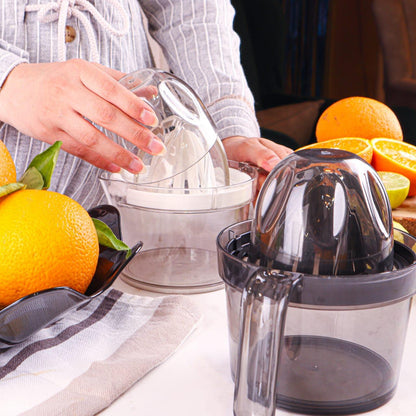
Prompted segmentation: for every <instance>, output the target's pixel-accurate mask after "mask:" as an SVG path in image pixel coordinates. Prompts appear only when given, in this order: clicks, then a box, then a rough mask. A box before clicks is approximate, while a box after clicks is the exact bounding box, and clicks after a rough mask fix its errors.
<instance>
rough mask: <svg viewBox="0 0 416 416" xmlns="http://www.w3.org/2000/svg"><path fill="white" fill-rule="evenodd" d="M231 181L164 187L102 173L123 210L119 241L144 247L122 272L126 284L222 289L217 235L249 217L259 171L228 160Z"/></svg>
mask: <svg viewBox="0 0 416 416" xmlns="http://www.w3.org/2000/svg"><path fill="white" fill-rule="evenodd" d="M229 168H230V169H229V172H230V184H229V185H225V184H220V183H217V186H215V187H212V188H186V189H184V188H169V187H167V188H165V187H160V186H152V185H145V184H137V183H131V182H126V181H125V180H123V179H122V178H121V177H120V175H117V174H110V173H108V172H106V173H103V175H102V176H101V178H100V180H101V183H102V186H103V188H104V190H105V193H106V195H107V198H108V200H109V202H110V203H111V204H113V205H114V206H116V207H117V208H118V210H119V211H120V214H121V232H122V236H123V240H124V241H125V242H126V243H127V244H130V242H131V241H132V242H133V241H137V239H138V238H139V239H140V240H141V241H143V249H142V251H141V253H140V254H139V255H137V256H136V258H135V259H134V260H133V261H132V262H131V263H130V264H129V265H128V266H127V267H126V269H125V270H124V273H123V275H122V279H124V280H125V281H126V282H127V283H129V284H131V285H133V286H136V287H139V288H143V289H147V290H151V291H156V292H164V293H194V292H205V291H211V290H216V289H219V288H221V287H223V282H222V280H221V278H220V277H219V275H218V266H217V254H216V247H215V240H216V237H217V235H218V233H219V231H220V230H221V229H223V228H224V227H225V226H226V225H228V224H232V223H235V222H239V221H242V220H245V219H248V218H250V214H251V209H252V201H253V198H254V195H255V191H256V179H257V170H256V169H255V168H253V167H252V166H249V165H247V164H245V163H237V162H233V161H230V162H229Z"/></svg>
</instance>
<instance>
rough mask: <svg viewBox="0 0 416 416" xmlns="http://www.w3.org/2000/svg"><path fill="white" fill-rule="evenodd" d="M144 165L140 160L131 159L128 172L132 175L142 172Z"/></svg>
mask: <svg viewBox="0 0 416 416" xmlns="http://www.w3.org/2000/svg"><path fill="white" fill-rule="evenodd" d="M143 168H144V165H143V162H142V161H141V160H140V159H132V160H131V161H130V163H129V170H130V172H133V173H139V172H141V171H142V170H143Z"/></svg>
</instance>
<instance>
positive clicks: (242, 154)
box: [223, 136, 293, 172]
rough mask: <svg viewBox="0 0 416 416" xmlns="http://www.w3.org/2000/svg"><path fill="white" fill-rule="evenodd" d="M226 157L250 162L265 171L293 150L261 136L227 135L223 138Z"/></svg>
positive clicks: (268, 170)
mask: <svg viewBox="0 0 416 416" xmlns="http://www.w3.org/2000/svg"><path fill="white" fill-rule="evenodd" d="M223 144H224V148H225V150H226V153H227V157H228V158H229V159H232V160H237V161H240V162H248V163H252V164H254V165H256V166H258V167H260V168H263V169H264V170H266V171H267V172H270V171H271V170H272V169H273V168H274V166H275V165H276V164H277V163H279V162H280V161H281V160H282V159H283V158H285V157H286V156H287V155H289V154H290V153H292V152H293V151H292V150H291V149H289V148H287V147H285V146H282V145H279V144H277V143H274V142H272V141H270V140H267V139H263V138H247V137H241V136H234V137H229V138H226V139H224V140H223Z"/></svg>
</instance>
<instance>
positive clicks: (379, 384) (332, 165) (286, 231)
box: [217, 149, 416, 416]
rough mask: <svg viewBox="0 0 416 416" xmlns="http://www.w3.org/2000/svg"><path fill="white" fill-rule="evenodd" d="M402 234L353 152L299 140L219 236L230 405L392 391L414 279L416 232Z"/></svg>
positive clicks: (374, 401)
mask: <svg viewBox="0 0 416 416" xmlns="http://www.w3.org/2000/svg"><path fill="white" fill-rule="evenodd" d="M398 235H399V240H400V241H398V240H397V239H396V240H394V238H393V226H392V217H391V209H390V205H389V202H388V198H387V194H386V191H385V189H384V187H383V185H382V182H381V180H380V178H379V177H378V175H377V173H376V172H375V171H374V169H373V168H372V167H371V166H370V165H368V164H367V163H366V162H364V161H363V160H362V159H360V158H359V157H358V156H356V155H353V154H352V153H349V152H344V151H339V150H329V149H325V150H324V149H311V150H303V151H298V152H295V153H294V154H292V155H290V156H288V157H287V158H285V159H284V160H283V161H282V162H280V163H279V164H278V165H277V166H276V167H275V168H274V170H273V171H272V172H271V173H270V174H269V176H268V178H267V179H266V181H265V183H264V185H263V187H262V189H261V191H260V194H259V197H258V200H257V203H256V208H255V213H254V218H253V219H252V220H248V221H243V222H239V223H236V224H233V225H230V226H229V227H227V228H225V229H224V230H223V231H222V232H221V233H220V234H219V235H218V238H217V253H218V265H219V274H220V276H221V277H222V279H223V280H224V282H225V288H226V300H227V314H228V329H229V340H230V358H231V371H232V375H233V377H234V379H235V395H234V414H235V415H236V416H242V415H244V416H260V415H274V413H275V409H276V406H277V407H280V408H283V409H287V410H290V411H293V412H298V413H302V414H315V415H345V414H354V413H361V412H365V411H369V410H371V409H374V408H377V407H379V406H381V405H382V404H384V403H386V402H387V401H388V400H390V399H391V397H392V396H393V395H394V391H395V388H396V385H397V381H398V377H399V372H400V365H401V358H402V352H403V346H404V341H405V336H406V331H407V323H408V317H409V313H410V307H411V298H412V296H413V294H414V293H415V290H416V269H415V268H416V265H415V253H414V251H413V249H414V247H416V245H415V244H416V239H414V238H413V237H412V236H410V235H409V234H407V233H403V232H400V233H398Z"/></svg>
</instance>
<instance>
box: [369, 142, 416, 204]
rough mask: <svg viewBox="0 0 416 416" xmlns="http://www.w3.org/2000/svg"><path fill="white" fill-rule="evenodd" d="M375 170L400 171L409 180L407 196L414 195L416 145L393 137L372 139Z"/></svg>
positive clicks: (415, 187) (415, 189) (415, 185)
mask: <svg viewBox="0 0 416 416" xmlns="http://www.w3.org/2000/svg"><path fill="white" fill-rule="evenodd" d="M370 142H371V145H372V146H373V160H372V162H371V163H372V165H373V166H374V168H375V170H379V171H387V172H396V173H401V174H402V175H403V176H406V178H408V179H409V180H410V189H409V196H413V195H416V146H413V145H412V144H410V143H406V142H401V141H398V140H394V139H385V138H377V139H372V140H371V141H370Z"/></svg>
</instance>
